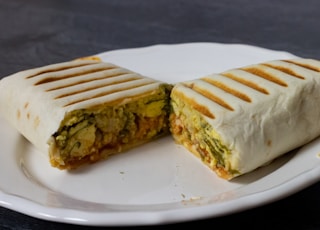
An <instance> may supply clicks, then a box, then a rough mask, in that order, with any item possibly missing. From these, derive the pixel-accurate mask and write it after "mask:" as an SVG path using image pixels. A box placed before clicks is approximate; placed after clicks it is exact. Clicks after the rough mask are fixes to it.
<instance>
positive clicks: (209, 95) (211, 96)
mask: <svg viewBox="0 0 320 230" xmlns="http://www.w3.org/2000/svg"><path fill="white" fill-rule="evenodd" d="M184 86H185V87H188V88H190V89H192V90H194V91H195V92H197V93H199V94H201V95H202V96H204V97H206V98H208V99H210V100H211V101H214V102H215V103H217V104H219V105H221V106H222V107H224V108H226V109H228V110H230V111H233V110H234V109H233V108H232V107H231V106H230V105H229V104H228V103H227V102H225V100H223V99H222V98H221V97H219V96H217V95H215V94H214V93H213V92H209V91H208V90H206V89H204V88H202V87H199V86H198V85H197V84H190V85H188V84H184Z"/></svg>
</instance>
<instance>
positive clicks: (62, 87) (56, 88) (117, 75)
mask: <svg viewBox="0 0 320 230" xmlns="http://www.w3.org/2000/svg"><path fill="white" fill-rule="evenodd" d="M125 74H129V73H121V74H119V73H115V74H112V75H107V76H103V77H95V78H88V79H84V80H82V81H77V82H74V83H71V84H68V85H67V84H66V85H62V86H58V87H54V88H50V89H47V90H46V92H50V91H55V90H59V89H64V88H68V87H72V86H75V85H81V84H84V83H88V82H93V81H99V80H103V79H108V78H113V77H120V76H122V75H125ZM129 79H139V78H138V77H131V78H129ZM117 82H119V81H117Z"/></svg>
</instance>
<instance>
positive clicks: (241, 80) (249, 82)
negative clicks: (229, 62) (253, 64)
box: [221, 72, 269, 94]
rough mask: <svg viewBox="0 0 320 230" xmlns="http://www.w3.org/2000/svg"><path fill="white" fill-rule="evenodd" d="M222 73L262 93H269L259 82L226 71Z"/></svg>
mask: <svg viewBox="0 0 320 230" xmlns="http://www.w3.org/2000/svg"><path fill="white" fill-rule="evenodd" d="M221 75H223V76H225V77H228V78H230V79H232V80H234V81H237V82H239V83H241V84H243V85H246V86H248V87H250V88H252V89H254V90H256V91H259V92H260V93H263V94H269V92H268V91H267V90H266V89H265V88H263V87H261V86H259V85H258V84H256V83H254V82H251V81H248V80H247V79H244V78H242V77H238V76H236V75H235V74H232V73H228V72H225V73H222V74H221Z"/></svg>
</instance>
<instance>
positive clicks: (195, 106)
mask: <svg viewBox="0 0 320 230" xmlns="http://www.w3.org/2000/svg"><path fill="white" fill-rule="evenodd" d="M187 87H188V86H187ZM188 88H189V87H188ZM175 94H176V95H177V97H178V98H182V99H183V101H184V102H186V104H189V105H191V107H192V108H193V109H195V110H196V111H198V112H199V113H201V114H203V115H205V116H207V117H209V118H211V119H215V116H214V115H213V114H212V113H211V112H210V111H209V110H208V108H207V107H205V106H203V105H200V104H198V103H197V102H196V101H195V100H194V99H193V98H190V97H186V96H185V95H184V94H183V93H181V92H175Z"/></svg>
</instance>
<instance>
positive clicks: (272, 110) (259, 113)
mask: <svg viewBox="0 0 320 230" xmlns="http://www.w3.org/2000/svg"><path fill="white" fill-rule="evenodd" d="M319 104H320V61H318V60H312V59H302V58H301V59H293V60H275V61H270V62H266V63H261V64H256V65H250V66H245V67H243V68H237V69H232V70H229V71H226V72H223V73H220V74H211V75H208V76H205V77H202V78H199V79H196V80H191V81H186V82H180V83H178V84H176V85H175V86H174V88H173V90H172V93H171V105H172V114H171V116H170V126H171V132H172V134H173V137H174V138H175V140H176V141H177V143H179V144H182V145H184V146H185V147H186V148H187V149H188V150H190V151H191V152H192V153H194V154H195V155H196V156H198V157H199V158H201V160H202V161H203V162H204V163H205V164H206V165H207V166H208V167H210V168H211V169H212V170H214V171H215V172H216V173H217V174H218V175H219V176H220V177H222V178H224V179H227V180H230V179H232V178H234V177H237V176H240V175H242V174H245V173H248V172H251V171H253V170H254V169H256V168H258V167H260V166H262V165H265V164H268V163H269V162H271V161H272V160H274V159H275V158H277V157H279V156H281V155H282V154H284V153H286V152H289V151H290V150H293V149H295V148H297V147H299V146H301V145H304V144H306V143H308V142H310V141H311V140H313V139H314V138H316V137H318V136H319V135H320V106H319Z"/></svg>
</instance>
